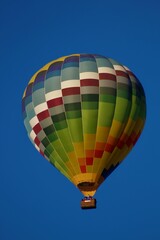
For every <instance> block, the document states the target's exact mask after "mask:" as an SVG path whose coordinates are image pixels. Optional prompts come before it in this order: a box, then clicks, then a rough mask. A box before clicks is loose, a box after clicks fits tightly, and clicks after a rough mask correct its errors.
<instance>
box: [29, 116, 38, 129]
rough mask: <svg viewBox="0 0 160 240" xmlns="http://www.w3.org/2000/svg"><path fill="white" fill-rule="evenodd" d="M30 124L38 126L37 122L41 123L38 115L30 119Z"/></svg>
mask: <svg viewBox="0 0 160 240" xmlns="http://www.w3.org/2000/svg"><path fill="white" fill-rule="evenodd" d="M29 123H30V125H31V127H32V128H34V126H36V124H37V123H39V120H38V118H37V116H35V117H33V118H32V119H31V120H30V121H29Z"/></svg>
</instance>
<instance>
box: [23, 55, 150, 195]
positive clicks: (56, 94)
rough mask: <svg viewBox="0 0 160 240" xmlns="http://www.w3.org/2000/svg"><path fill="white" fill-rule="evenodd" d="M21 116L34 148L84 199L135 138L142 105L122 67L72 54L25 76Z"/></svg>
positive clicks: (141, 122)
mask: <svg viewBox="0 0 160 240" xmlns="http://www.w3.org/2000/svg"><path fill="white" fill-rule="evenodd" d="M22 112H23V118H24V124H25V127H26V129H27V132H28V136H29V138H30V140H31V141H32V143H33V144H34V146H35V147H36V149H37V150H38V151H39V152H40V153H41V154H42V155H43V156H44V157H45V158H46V159H47V160H48V161H49V162H50V163H51V164H53V165H54V166H55V167H56V168H57V169H58V170H59V171H60V172H61V173H62V174H64V175H65V176H66V177H67V178H68V179H69V180H70V181H71V182H72V183H73V184H75V185H76V186H77V187H78V188H79V189H80V191H81V192H82V193H83V194H84V195H88V194H89V195H94V193H95V191H96V190H97V188H98V187H99V185H100V184H101V183H102V182H103V181H104V180H105V179H106V178H107V177H108V176H109V175H110V174H111V172H112V171H113V170H114V169H115V168H116V167H117V166H118V165H119V164H120V163H121V161H122V160H123V159H124V158H125V156H126V155H127V154H128V153H129V152H130V150H131V149H132V147H133V146H134V145H135V143H136V141H137V140H138V138H139V136H140V134H141V132H142V129H143V126H144V123H145V118H146V101H145V94H144V90H143V87H142V85H141V83H140V82H139V80H138V79H137V77H136V76H135V75H134V74H133V73H132V72H131V71H130V70H129V69H128V68H127V67H125V66H123V65H122V64H120V63H118V62H117V61H115V60H113V59H111V58H106V57H104V56H101V55H95V54H73V55H69V56H66V57H62V58H59V59H57V60H54V61H52V62H50V63H48V64H47V65H45V66H44V67H43V68H41V69H40V70H39V71H38V72H37V73H36V74H35V75H34V76H33V77H32V78H31V80H30V82H29V83H28V86H27V88H26V89H25V92H24V95H23V99H22Z"/></svg>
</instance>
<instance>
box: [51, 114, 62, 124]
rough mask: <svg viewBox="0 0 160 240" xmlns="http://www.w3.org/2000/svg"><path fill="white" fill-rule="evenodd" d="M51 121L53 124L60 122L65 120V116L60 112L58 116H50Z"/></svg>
mask: <svg viewBox="0 0 160 240" xmlns="http://www.w3.org/2000/svg"><path fill="white" fill-rule="evenodd" d="M51 118H52V121H53V122H54V123H55V122H61V121H63V120H65V119H66V116H65V113H64V112H62V113H60V114H57V115H52V117H51Z"/></svg>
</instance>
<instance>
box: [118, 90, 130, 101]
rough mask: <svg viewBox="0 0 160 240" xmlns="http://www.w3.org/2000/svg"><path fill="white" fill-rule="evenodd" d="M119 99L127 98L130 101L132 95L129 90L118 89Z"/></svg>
mask: <svg viewBox="0 0 160 240" xmlns="http://www.w3.org/2000/svg"><path fill="white" fill-rule="evenodd" d="M117 97H121V98H126V99H128V100H129V99H130V98H131V93H130V92H128V91H127V90H123V89H118V92H117Z"/></svg>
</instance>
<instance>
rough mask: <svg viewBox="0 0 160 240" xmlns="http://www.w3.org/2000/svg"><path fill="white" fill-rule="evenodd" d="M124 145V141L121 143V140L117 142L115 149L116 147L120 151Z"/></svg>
mask: <svg viewBox="0 0 160 240" xmlns="http://www.w3.org/2000/svg"><path fill="white" fill-rule="evenodd" d="M124 144H125V142H124V141H122V140H119V141H118V144H117V147H118V148H120V149H122V148H123V146H124Z"/></svg>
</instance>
